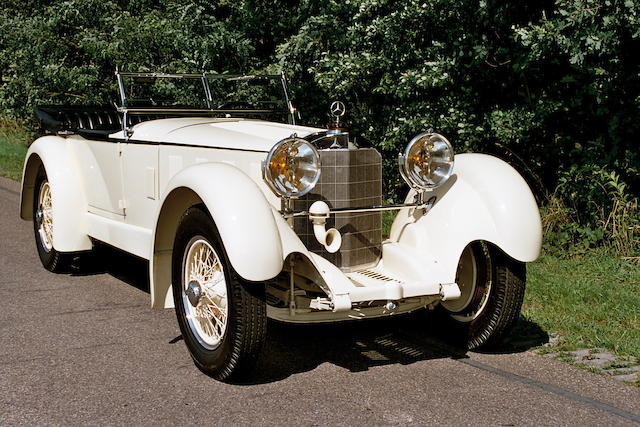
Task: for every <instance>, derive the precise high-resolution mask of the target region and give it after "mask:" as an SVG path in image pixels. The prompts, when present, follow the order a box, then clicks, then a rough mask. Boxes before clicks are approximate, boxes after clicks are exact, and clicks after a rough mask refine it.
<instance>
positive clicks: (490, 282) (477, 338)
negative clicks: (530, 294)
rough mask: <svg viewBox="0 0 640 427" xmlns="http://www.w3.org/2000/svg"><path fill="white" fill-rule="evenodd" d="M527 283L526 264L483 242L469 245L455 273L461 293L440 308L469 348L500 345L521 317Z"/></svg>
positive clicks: (456, 334) (457, 336)
mask: <svg viewBox="0 0 640 427" xmlns="http://www.w3.org/2000/svg"><path fill="white" fill-rule="evenodd" d="M525 282H526V267H525V265H524V263H521V262H519V261H516V260H514V259H512V258H510V257H509V256H507V255H506V254H505V253H504V252H502V251H501V250H500V249H498V248H496V247H494V246H490V245H488V244H486V243H483V242H475V243H472V244H470V245H469V246H467V247H466V248H465V249H464V251H463V252H462V255H461V257H460V261H459V263H458V270H457V274H456V283H458V286H459V287H460V293H461V296H460V298H458V299H455V300H450V301H443V302H442V303H441V304H440V307H439V309H440V312H441V314H443V315H444V317H445V318H446V319H447V321H448V322H449V323H450V324H451V326H452V328H451V329H452V330H453V331H454V335H455V336H454V339H455V340H456V341H457V342H458V343H459V344H461V345H462V346H464V347H466V348H467V349H469V350H475V349H480V348H485V349H486V348H489V347H491V346H495V345H497V344H499V343H500V342H501V341H502V340H503V339H504V338H505V337H506V335H507V334H508V333H509V332H510V331H511V329H512V328H513V326H514V325H515V323H516V321H517V320H518V316H519V315H520V309H521V308H522V301H523V299H524V289H525Z"/></svg>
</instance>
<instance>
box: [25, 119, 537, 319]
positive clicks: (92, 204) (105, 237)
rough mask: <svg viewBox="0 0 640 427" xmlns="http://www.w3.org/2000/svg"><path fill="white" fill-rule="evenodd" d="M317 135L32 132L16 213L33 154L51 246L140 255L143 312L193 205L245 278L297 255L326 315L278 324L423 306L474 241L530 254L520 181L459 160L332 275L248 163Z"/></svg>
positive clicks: (263, 126) (262, 129)
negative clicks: (360, 261) (427, 198)
mask: <svg viewBox="0 0 640 427" xmlns="http://www.w3.org/2000/svg"><path fill="white" fill-rule="evenodd" d="M317 131H320V129H314V128H308V127H302V126H293V125H285V124H277V123H270V122H264V121H258V120H242V119H211V118H179V119H163V120H155V121H149V122H144V123H141V124H138V125H136V126H135V127H134V128H133V134H132V135H131V136H130V138H129V139H127V138H125V137H124V135H123V134H122V133H121V132H119V133H117V134H113V135H111V138H110V140H108V141H90V140H86V139H85V138H83V137H81V136H78V135H72V136H66V137H62V136H45V137H42V138H39V139H38V140H36V141H35V142H34V143H33V144H32V146H31V147H30V149H29V152H28V154H27V159H28V161H27V162H26V163H25V171H24V175H23V192H22V198H23V200H22V204H21V217H22V218H23V219H31V215H32V213H31V203H32V197H33V185H34V180H35V172H36V171H37V168H38V166H39V162H40V161H41V163H42V164H43V167H44V169H45V170H46V173H47V175H48V177H49V181H50V184H51V188H52V196H53V216H54V229H53V246H54V248H55V249H56V250H58V251H61V252H74V251H83V250H88V249H90V248H91V239H95V240H99V241H103V242H105V243H108V244H110V245H112V246H115V247H118V248H121V249H123V250H125V251H127V252H130V253H132V254H135V255H137V256H139V257H142V258H144V259H148V260H150V277H151V299H152V306H153V307H155V308H163V307H172V306H173V301H172V297H171V292H170V287H171V256H172V245H173V238H174V236H175V231H176V228H177V224H178V223H179V220H180V216H181V215H182V214H183V213H184V211H185V210H186V209H188V208H189V207H190V206H193V205H196V204H203V205H204V206H205V207H206V208H207V210H208V211H209V213H210V214H211V217H212V218H213V220H214V223H215V225H216V227H217V229H218V231H219V233H220V236H221V239H222V242H223V245H224V250H225V252H226V254H227V256H228V258H229V261H230V263H231V265H232V266H233V269H234V270H235V272H236V273H237V274H238V275H239V276H240V277H242V278H244V279H245V280H248V281H255V282H261V281H265V280H269V279H272V278H274V277H275V276H277V275H278V274H279V273H280V272H281V271H282V270H283V268H285V269H286V268H287V266H286V265H285V261H286V260H287V259H288V257H290V256H293V255H294V254H297V256H302V257H304V258H305V259H307V260H308V263H309V265H310V266H312V267H311V268H312V269H314V270H315V273H314V274H317V277H318V279H317V284H318V286H319V287H320V288H321V289H322V290H324V291H325V293H326V294H327V300H329V301H331V304H332V308H333V312H309V310H308V308H307V307H298V308H296V309H275V308H273V307H270V308H269V315H270V316H271V317H274V318H277V319H281V320H287V321H301V322H307V321H329V320H340V319H347V318H360V317H365V316H379V315H385V314H389V313H388V312H385V311H384V309H382V308H380V307H377V308H371V309H366V310H365V309H360V308H358V309H354V306H353V304H355V303H359V302H366V301H371V300H401V301H403V304H402V305H401V307H402V309H401V310H400V311H410V310H413V309H416V308H419V307H423V306H425V305H426V304H429V303H431V302H433V301H436V300H439V299H441V298H442V297H441V294H442V295H444V290H447V292H450V291H449V290H450V289H453V288H452V286H451V285H452V284H453V283H454V282H455V273H456V266H457V263H458V260H459V258H460V254H461V253H462V250H463V249H464V247H465V246H466V245H468V244H469V243H470V242H472V241H475V240H486V241H489V242H491V243H494V244H495V245H496V246H498V247H500V248H501V249H502V250H503V251H505V252H506V253H507V254H509V255H510V256H512V257H513V258H515V259H518V260H520V261H523V262H526V261H532V260H534V259H535V258H536V257H537V256H538V253H539V250H540V243H541V227H540V217H539V214H538V209H537V206H536V204H535V200H534V199H533V196H532V194H531V191H530V190H529V188H528V186H527V185H526V183H525V182H524V180H523V179H522V177H521V176H520V175H519V174H518V173H517V172H516V171H515V170H514V169H513V168H511V167H510V166H508V165H507V164H506V163H504V162H502V161H500V160H498V159H496V158H494V157H490V156H486V155H479V154H462V155H458V156H456V163H455V172H454V175H453V176H452V178H451V179H450V180H449V181H448V182H447V184H445V185H444V186H443V187H441V188H438V189H436V190H434V191H433V192H432V195H433V196H435V197H436V202H435V204H434V205H433V207H432V208H431V209H430V210H429V211H428V212H426V213H424V212H421V211H420V212H419V211H416V210H415V209H408V208H405V209H403V210H402V211H401V212H400V213H399V215H398V217H397V219H396V220H395V222H394V224H393V227H392V230H391V236H390V238H389V240H388V241H386V242H384V244H383V251H382V259H381V261H380V263H379V265H377V266H375V267H371V268H368V269H367V270H366V271H364V270H363V271H361V272H352V273H345V272H343V271H341V270H340V269H339V268H337V267H336V266H334V265H333V264H331V263H330V262H329V261H327V260H325V259H324V258H322V257H321V256H319V255H316V254H314V253H311V252H309V251H308V250H307V249H306V247H305V246H304V245H303V243H302V242H301V241H300V239H299V238H298V236H297V235H296V234H295V232H294V231H293V230H292V229H291V227H290V226H289V224H288V223H287V222H286V221H285V219H284V218H283V217H282V215H281V214H280V212H279V209H280V203H281V202H280V199H279V198H278V197H276V196H275V195H274V194H273V193H272V192H271V190H270V189H269V188H268V186H267V185H266V184H265V183H264V181H263V180H262V174H261V163H262V161H263V160H264V159H265V157H266V155H267V152H268V151H269V150H270V149H271V147H272V146H273V145H274V144H275V143H276V142H277V141H279V140H281V139H284V138H287V137H289V136H290V135H291V134H292V133H296V134H297V135H298V136H300V137H304V136H306V135H308V134H310V133H313V132H317ZM38 159H41V160H38ZM411 200H413V195H412V194H411V193H410V194H409V196H408V201H411ZM367 275H369V276H367ZM375 275H382V276H384V277H388V278H390V279H392V280H386V281H380V280H375V279H373V278H372V277H373V276H375ZM453 294H455V292H454V293H453ZM320 303H322V302H320ZM283 310H284V311H283Z"/></svg>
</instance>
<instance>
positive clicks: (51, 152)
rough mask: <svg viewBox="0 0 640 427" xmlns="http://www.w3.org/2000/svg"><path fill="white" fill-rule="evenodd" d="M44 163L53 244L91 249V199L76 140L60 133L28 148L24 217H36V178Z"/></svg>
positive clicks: (65, 248) (67, 249)
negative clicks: (89, 226) (60, 135)
mask: <svg viewBox="0 0 640 427" xmlns="http://www.w3.org/2000/svg"><path fill="white" fill-rule="evenodd" d="M40 166H43V167H44V170H45V172H46V173H47V179H48V180H49V185H50V186H51V195H52V197H53V205H52V207H53V213H52V214H53V224H54V227H53V247H54V248H55V249H56V250H57V251H59V252H75V251H84V250H89V249H91V247H92V243H91V239H89V236H88V235H87V229H88V226H87V220H86V215H85V214H86V212H87V201H86V197H85V189H84V185H83V180H82V176H81V173H80V169H79V166H78V164H77V158H76V154H75V151H74V149H73V142H72V141H70V140H68V139H66V138H62V137H59V136H43V137H41V138H38V139H37V140H36V141H35V142H33V144H31V146H30V147H29V150H28V151H27V155H26V158H25V162H24V169H23V172H22V189H21V192H20V218H22V219H24V220H32V219H33V198H34V197H35V191H36V189H35V188H34V187H35V181H36V177H37V173H38V169H39V168H40Z"/></svg>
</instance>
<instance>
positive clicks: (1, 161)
mask: <svg viewBox="0 0 640 427" xmlns="http://www.w3.org/2000/svg"><path fill="white" fill-rule="evenodd" d="M32 140H33V135H32V134H31V133H30V132H29V131H26V130H25V127H24V126H23V125H22V124H21V123H20V122H17V121H15V120H11V119H3V118H0V176H4V177H7V178H11V179H14V180H16V181H20V179H21V178H22V165H23V163H24V157H25V155H26V154H27V148H28V147H29V142H31V141H32Z"/></svg>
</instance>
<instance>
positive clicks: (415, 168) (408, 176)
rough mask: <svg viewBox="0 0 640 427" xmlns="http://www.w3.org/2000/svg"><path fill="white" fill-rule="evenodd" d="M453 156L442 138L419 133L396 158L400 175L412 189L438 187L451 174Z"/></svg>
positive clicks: (449, 145)
mask: <svg viewBox="0 0 640 427" xmlns="http://www.w3.org/2000/svg"><path fill="white" fill-rule="evenodd" d="M453 156H454V153H453V148H452V147H451V144H450V143H449V141H447V139H446V138H445V137H444V136H442V135H440V134H437V133H431V132H425V133H421V134H419V135H417V136H416V137H415V138H413V139H412V140H411V141H410V142H409V144H408V145H407V148H405V150H404V153H402V154H400V155H399V156H398V163H399V166H400V175H402V178H404V180H405V181H406V182H407V184H409V185H410V186H411V187H413V188H418V189H422V190H428V189H430V188H435V187H438V186H440V185H442V184H444V183H445V181H446V180H447V179H449V177H450V176H451V174H452V173H453Z"/></svg>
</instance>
